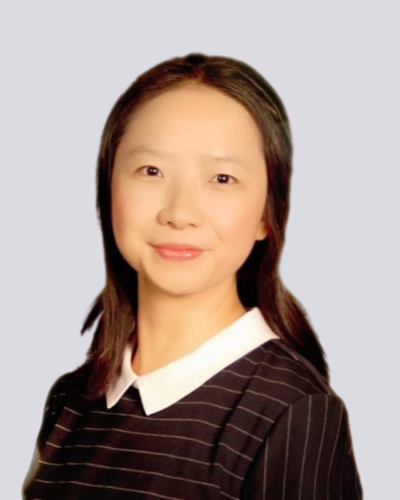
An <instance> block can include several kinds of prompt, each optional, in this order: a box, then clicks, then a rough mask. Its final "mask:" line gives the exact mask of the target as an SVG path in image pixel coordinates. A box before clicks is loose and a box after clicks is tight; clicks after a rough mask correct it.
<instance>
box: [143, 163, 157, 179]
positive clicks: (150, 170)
mask: <svg viewBox="0 0 400 500" xmlns="http://www.w3.org/2000/svg"><path fill="white" fill-rule="evenodd" d="M145 169H148V171H147V172H148V175H147V177H157V172H160V170H159V169H158V168H157V167H153V166H151V165H146V166H144V167H140V168H139V170H138V172H140V171H144V170H145Z"/></svg>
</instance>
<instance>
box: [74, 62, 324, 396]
mask: <svg viewBox="0 0 400 500" xmlns="http://www.w3.org/2000/svg"><path fill="white" fill-rule="evenodd" d="M187 84H201V85H206V86H209V87H212V88H214V89H216V90H219V91H220V92H223V93H224V94H227V95H228V96H231V97H233V98H234V99H236V100H237V101H238V102H239V103H241V104H242V105H243V106H244V107H245V108H246V109H247V110H248V111H249V112H250V114H251V115H252V116H253V118H254V120H255V122H256V123H257V125H258V127H259V129H260V132H261V134H262V137H263V142H264V153H265V164H266V169H267V179H268V192H267V199H266V203H265V207H264V216H265V220H266V223H267V226H268V236H267V238H266V239H264V240H261V241H256V242H255V244H254V247H253V249H252V251H251V253H250V255H249V257H248V258H247V260H246V261H245V263H244V264H243V265H242V267H241V268H240V269H239V270H238V272H237V288H238V294H239V298H240V300H241V302H242V304H243V306H244V307H246V308H250V307H254V306H257V307H259V308H260V310H261V312H262V314H263V316H264V318H265V319H266V321H267V323H268V324H269V325H270V327H271V328H272V330H273V331H274V332H275V333H276V334H277V335H278V336H279V337H280V338H281V339H282V340H283V341H284V342H285V343H287V344H288V345H290V346H291V347H293V348H294V349H295V350H296V351H297V352H299V353H300V354H302V355H303V356H304V357H305V358H307V359H308V360H309V361H310V362H311V363H312V364H313V365H314V366H315V367H316V368H317V369H318V370H319V372H320V373H321V374H322V375H323V376H324V377H325V378H326V380H327V381H328V379H329V375H328V366H327V363H326V361H325V356H324V351H323V349H322V347H321V345H320V343H319V341H318V338H317V336H316V334H315V333H314V331H313V329H312V327H311V325H310V323H309V321H308V320H307V317H306V314H305V311H304V309H303V308H302V307H301V305H300V304H299V303H298V301H297V300H296V299H295V298H294V296H293V295H292V294H291V293H290V292H289V291H288V290H287V289H286V288H285V287H284V285H283V283H282V281H281V279H280V277H279V272H278V266H279V260H280V256H281V253H282V248H283V244H284V239H285V227H286V222H287V218H288V213H289V191H290V178H291V172H292V143H291V135H290V128H289V121H288V117H287V114H286V111H285V108H284V106H283V104H282V102H281V100H280V98H279V97H278V95H277V94H276V92H275V90H274V89H273V88H272V87H271V86H270V85H269V83H268V82H267V81H266V80H265V79H264V78H263V77H262V76H261V75H260V74H259V73H258V72H257V71H255V70H254V69H253V68H252V67H250V66H248V65H247V64H245V63H243V62H241V61H238V60H235V59H232V58H228V57H221V56H206V55H204V54H197V53H196V54H189V55H187V56H186V57H177V58H173V59H170V60H168V61H165V62H163V63H161V64H158V65H156V66H155V67H153V68H152V69H150V70H148V71H146V72H145V73H143V74H142V75H141V76H140V77H139V78H137V80H136V81H135V82H134V83H133V84H132V85H131V86H130V87H129V88H128V89H127V90H126V92H125V93H124V94H123V95H122V96H121V97H120V98H119V99H118V101H117V102H116V104H115V106H114V107H113V109H112V110H111V113H110V115H109V117H108V119H107V121H106V124H105V127H104V130H103V134H102V138H101V144H100V151H99V156H98V164H97V213H98V217H99V220H100V225H101V230H102V235H103V244H104V253H105V264H106V283H105V287H104V289H103V290H102V291H101V293H100V294H99V295H98V297H97V298H96V299H95V301H94V303H93V304H92V306H91V309H90V312H89V313H88V315H87V318H86V320H85V321H84V324H83V327H82V333H84V332H85V331H86V330H88V329H89V328H90V327H91V326H92V325H93V324H94V322H95V320H96V319H97V318H99V321H98V324H97V327H96V330H95V333H94V337H93V341H92V344H91V347H90V349H89V351H88V356H87V360H86V363H85V365H84V366H86V367H89V368H90V375H89V383H88V389H89V395H90V397H92V398H96V397H100V396H101V395H103V394H104V393H105V392H106V390H107V387H108V386H109V384H110V382H111V381H112V379H113V378H114V377H115V376H116V375H117V373H118V372H119V369H120V366H121V361H122V354H123V350H124V347H125V345H126V343H127V342H128V340H129V338H130V337H131V335H132V332H133V327H134V325H135V318H136V314H137V306H138V297H137V272H136V271H135V270H134V269H132V268H131V267H130V266H129V264H128V263H127V262H126V261H125V260H124V258H123V257H122V255H121V254H120V252H119V250H118V248H117V246H116V243H115V239H114V235H113V230H112V225H111V189H110V186H111V175H112V169H113V163H114V157H115V153H116V150H117V147H118V145H119V143H120V140H121V137H122V136H123V134H124V132H125V130H126V128H127V124H128V122H129V120H130V118H131V117H132V115H133V113H135V111H137V109H138V108H139V106H141V105H143V104H144V103H145V102H148V101H149V100H150V99H152V98H153V97H156V96H158V95H160V94H162V93H164V92H166V91H168V90H171V89H172V88H176V87H178V86H183V85H187Z"/></svg>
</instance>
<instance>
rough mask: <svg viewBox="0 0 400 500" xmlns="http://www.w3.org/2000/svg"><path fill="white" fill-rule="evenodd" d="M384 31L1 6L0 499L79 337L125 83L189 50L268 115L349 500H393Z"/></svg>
mask: <svg viewBox="0 0 400 500" xmlns="http://www.w3.org/2000/svg"><path fill="white" fill-rule="evenodd" d="M398 17H399V16H398V9H397V7H396V2H385V1H381V2H365V1H364V2H350V1H339V2H330V3H329V4H328V2H321V1H314V2H312V1H303V2H297V1H293V2H285V1H281V2H275V3H274V2H268V1H264V2H261V1H259V2H257V1H249V2H247V4H246V5H244V2H232V1H221V0H219V1H218V2H211V1H204V0H203V1H202V2H201V3H200V2H194V1H193V2H191V1H173V0H169V1H168V2H164V1H158V2H155V1H146V2H134V1H129V2H127V1H115V2H104V1H99V0H96V1H85V2H81V1H71V0H69V1H68V2H66V1H64V2H54V1H48V2H45V1H37V0H36V1H35V2H28V1H26V2H19V1H15V2H13V3H12V2H9V3H8V4H6V2H4V3H2V4H1V7H0V19H1V21H0V37H1V40H0V42H1V44H0V47H1V49H0V50H1V73H2V77H1V93H0V106H1V108H0V109H1V113H0V120H1V123H0V126H1V183H0V195H1V196H0V203H1V207H0V208H1V210H0V217H1V233H2V234H1V260H0V272H1V280H0V287H1V288H0V293H1V315H0V323H1V324H0V328H1V330H0V331H1V339H2V350H1V358H2V363H1V380H2V390H1V392H2V394H1V401H2V411H1V415H2V417H1V428H2V443H1V444H2V453H1V470H2V488H4V489H3V492H2V495H1V497H2V498H7V500H8V499H13V498H19V496H20V493H19V492H20V489H21V483H22V481H23V478H24V476H25V474H26V471H27V469H28V466H29V462H30V459H31V456H32V452H33V449H34V443H35V439H36V435H37V432H38V430H39V427H40V423H41V419H42V411H43V406H44V402H45V398H46V395H47V392H48V390H49V388H50V386H51V385H52V383H53V382H54V380H55V379H56V378H57V377H58V376H60V375H61V374H63V373H65V372H67V371H70V370H72V369H74V368H75V367H77V366H78V365H79V364H80V363H81V362H82V361H83V360H84V356H85V353H86V350H87V348H88V346H89V342H90V339H91V334H92V333H91V332H89V333H88V334H87V335H85V336H84V337H83V338H81V337H80V335H79V331H80V328H81V324H82V321H83V319H84V317H85V314H86V313H87V311H88V308H89V306H90V304H91V302H92V300H93V299H94V298H95V296H96V295H97V293H98V292H99V291H100V290H101V289H102V287H103V284H104V263H103V251H102V243H101V237H100V230H99V226H98V224H97V219H96V212H95V162H96V156H97V150H98V146H99V141H100V134H101V131H102V128H103V125H104V122H105V119H106V117H107V115H108V113H109V111H110V109H111V107H112V105H113V104H114V102H115V101H116V99H117V98H118V97H119V95H120V94H121V93H122V92H123V91H124V90H125V89H126V88H127V87H128V85H129V84H130V83H131V82H132V81H133V80H134V79H135V78H136V76H137V75H138V74H140V73H141V72H142V71H144V70H146V69H148V68H150V67H151V66H153V65H154V64H156V63H158V62H161V61H163V60H165V59H167V58H170V57H173V56H178V55H186V54H187V53H189V52H194V51H198V52H203V53H205V54H212V55H227V56H231V57H234V58H237V59H241V60H243V61H245V62H247V63H249V64H250V65H252V66H254V68H256V69H257V70H258V71H259V72H261V73H262V74H263V75H264V76H265V77H266V78H267V80H268V81H269V82H270V83H271V84H272V85H273V86H274V87H275V88H276V90H277V91H278V93H279V94H280V96H281V98H282V100H283V102H284V103H285V106H286V108H287V110H288V114H289V118H290V120H291V125H292V132H293V139H294V151H295V152H294V176H293V189H292V204H291V213H290V220H289V226H288V231H287V241H286V247H285V251H284V255H283V261H282V266H281V273H282V276H283V279H284V282H285V284H286V285H287V287H288V288H289V289H290V290H291V291H292V292H293V293H294V294H295V295H296V296H297V297H298V299H299V300H300V301H301V302H302V303H303V305H304V306H305V308H306V310H307V311H308V313H309V316H310V319H311V321H312V324H313V325H314V327H315V329H316V330H317V332H318V335H319V338H320V340H321V343H322V345H323V347H324V348H325V350H326V353H327V357H328V362H329V365H330V369H331V383H332V386H333V388H334V389H335V391H336V392H337V393H338V394H339V395H340V396H341V397H342V399H343V400H344V401H345V403H346V406H347V409H348V412H349V415H350V425H351V431H352V436H353V442H354V448H355V455H356V460H357V463H358V467H359V472H360V475H361V479H362V483H363V486H364V491H365V498H367V499H377V498H379V499H381V498H382V499H383V498H399V497H398V496H397V495H398V480H397V477H396V476H397V475H398V466H399V462H398V446H399V442H398V438H399V433H398V418H399V413H398V411H397V409H398V406H397V405H398V403H397V402H396V401H395V399H397V398H398V395H399V388H398V380H399V377H398V374H397V370H396V368H397V366H398V365H396V362H397V359H398V358H397V350H398V347H399V340H398V339H399V335H400V328H399V322H398V302H399V292H398V283H399V265H398V255H399V253H400V252H399V250H400V248H399V223H398V219H399V217H398V216H399V208H400V207H399V155H398V143H399V116H400V101H399V88H400V79H399V51H398V48H399V42H400V40H399V28H398ZM396 309H397V311H396ZM395 382H397V383H396V384H395ZM395 440H397V443H396V445H395Z"/></svg>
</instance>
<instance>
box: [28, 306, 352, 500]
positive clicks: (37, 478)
mask: <svg viewBox="0 0 400 500" xmlns="http://www.w3.org/2000/svg"><path fill="white" fill-rule="evenodd" d="M250 313H251V314H249V313H247V314H246V315H245V316H247V318H245V320H242V327H246V326H247V327H248V326H249V324H250V323H251V322H249V321H248V320H249V319H251V318H253V319H254V318H255V317H258V312H257V310H254V309H253V310H252V311H250ZM260 314H261V313H260ZM242 318H243V317H242ZM239 319H240V318H239ZM242 332H243V333H244V334H245V333H246V332H245V330H242ZM233 338H234V336H232V339H233ZM227 339H228V336H227V337H226V340H227ZM178 361H179V360H178ZM122 373H123V372H122ZM125 375H126V373H125ZM184 376H185V375H184V373H182V377H184ZM140 378H141V377H139V379H140ZM85 381H86V378H85V374H84V373H83V372H78V371H76V372H72V373H70V374H67V375H65V376H63V377H61V378H60V379H59V380H58V381H57V382H56V383H55V385H54V386H53V388H52V390H51V391H50V394H49V398H48V406H47V408H46V411H45V415H44V419H43V424H42V428H41V431H40V434H39V438H38V458H37V461H36V464H35V465H36V466H35V467H34V468H33V469H32V471H31V474H30V476H31V477H30V478H29V480H28V481H27V485H26V488H25V492H24V498H26V499H30V500H33V499H36V500H49V499H52V500H56V499H57V500H67V499H68V500H69V499H74V500H77V499H85V498H89V499H92V498H93V499H96V500H102V499H110V500H113V499H118V500H126V499H154V500H155V499H170V500H172V499H180V500H197V499H214V498H215V499H217V498H221V499H222V498H227V499H252V500H258V499H286V500H289V499H290V500H291V499H295V498H296V499H306V500H313V499H315V500H322V499H324V500H325V499H329V500H336V499H337V500H339V499H343V500H346V499H361V498H362V488H361V483H360V478H359V475H358V472H357V467H356V463H355V458H354V452H353V449H352V443H351V434H350V428H349V421H348V415H347V412H346V408H345V406H344V404H343V402H342V400H341V399H340V398H339V397H338V396H337V395H336V394H335V393H334V392H333V390H332V389H331V388H330V387H329V386H328V385H327V384H326V382H325V380H324V379H323V377H321V376H320V375H319V373H318V372H317V371H316V370H315V369H314V367H313V366H311V365H310V363H308V362H307V361H306V360H305V359H304V358H303V357H301V356H300V355H299V354H298V353H296V352H295V351H293V350H292V349H291V348H289V347H287V346H286V344H284V343H283V341H281V340H279V339H277V338H272V337H271V338H269V340H266V341H264V342H263V343H261V344H259V345H258V346H257V347H255V348H253V349H252V350H250V351H248V352H246V354H244V355H242V356H241V357H238V358H237V359H236V360H234V361H232V362H231V363H230V364H227V365H225V366H224V367H223V368H222V369H220V370H219V371H217V372H215V373H214V374H213V375H212V376H210V377H208V378H207V379H206V380H204V381H203V382H202V383H201V384H200V385H198V386H197V387H196V388H194V389H192V390H191V391H190V392H189V393H187V394H186V395H184V396H182V397H180V399H179V400H176V401H175V402H174V403H172V404H169V405H167V406H165V401H164V405H163V406H164V407H163V408H162V409H157V408H156V406H154V404H155V403H154V401H156V399H157V398H154V397H153V398H150V399H149V398H148V395H147V398H148V399H147V403H148V405H147V410H148V411H147V412H146V409H145V406H144V405H143V401H142V393H141V392H140V388H141V384H140V383H139V384H136V385H137V387H135V384H132V383H130V384H128V387H127V388H126V389H125V390H124V391H123V393H122V394H119V397H118V396H117V395H116V392H115V391H116V389H115V388H116V387H119V389H121V385H118V384H121V383H122V382H121V379H120V380H117V381H116V382H115V384H114V386H113V388H114V392H113V390H111V392H109V393H108V395H107V398H106V397H104V398H101V399H99V400H97V401H96V402H92V403H89V402H88V401H87V399H86V398H85V396H84V393H85ZM125 382H126V380H125ZM176 383H177V384H178V385H179V379H176ZM143 387H146V384H144V385H143ZM143 387H142V392H143V391H144V390H143ZM149 394H150V393H149ZM112 396H114V400H113V401H112ZM153 396H154V394H153ZM107 400H108V404H107ZM152 405H153V406H152ZM107 406H109V407H107ZM149 408H150V411H149ZM152 410H154V411H152Z"/></svg>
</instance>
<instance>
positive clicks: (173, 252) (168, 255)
mask: <svg viewBox="0 0 400 500" xmlns="http://www.w3.org/2000/svg"><path fill="white" fill-rule="evenodd" d="M153 248H154V249H155V250H156V252H157V253H158V255H160V256H161V257H162V258H164V259H167V260H174V261H185V260H192V259H195V258H197V257H199V256H200V255H201V254H202V253H203V251H202V250H200V249H198V248H188V247H186V248H183V249H182V248H181V249H176V248H169V247H161V246H153Z"/></svg>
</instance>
